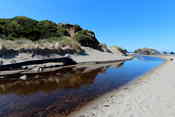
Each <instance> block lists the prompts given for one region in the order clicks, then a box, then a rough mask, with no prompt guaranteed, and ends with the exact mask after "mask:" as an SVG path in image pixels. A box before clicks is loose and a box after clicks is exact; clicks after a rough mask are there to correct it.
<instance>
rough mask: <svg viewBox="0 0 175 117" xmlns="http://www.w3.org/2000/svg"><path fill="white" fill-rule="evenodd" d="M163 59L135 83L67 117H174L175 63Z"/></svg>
mask: <svg viewBox="0 0 175 117" xmlns="http://www.w3.org/2000/svg"><path fill="white" fill-rule="evenodd" d="M164 58H165V57H164ZM173 58H174V59H175V57H173ZM166 59H168V61H167V62H165V63H164V64H162V65H160V66H159V67H157V68H155V69H154V70H152V71H150V72H149V73H147V74H145V75H144V76H141V77H140V78H139V79H138V80H135V81H132V82H130V83H129V84H128V85H125V86H123V87H121V88H120V89H118V90H113V91H112V92H109V93H107V94H105V95H103V96H101V97H100V98H97V99H96V100H94V101H92V102H90V103H89V104H87V105H86V106H84V107H82V108H81V109H80V110H77V111H75V112H73V113H71V114H70V116H69V117H175V101H174V100H175V93H174V91H175V78H174V77H175V61H170V60H169V57H166Z"/></svg>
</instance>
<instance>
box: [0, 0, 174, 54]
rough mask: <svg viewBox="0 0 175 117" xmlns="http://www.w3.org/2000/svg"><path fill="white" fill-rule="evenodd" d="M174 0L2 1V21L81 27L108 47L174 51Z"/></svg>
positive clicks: (0, 11) (0, 8)
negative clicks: (15, 19)
mask: <svg viewBox="0 0 175 117" xmlns="http://www.w3.org/2000/svg"><path fill="white" fill-rule="evenodd" d="M174 6H175V1H174V0H0V18H12V17H15V16H27V17H30V18H34V19H37V20H45V19H48V20H52V21H54V22H57V23H60V22H63V23H72V24H79V25H80V26H82V27H83V28H86V29H89V30H92V31H94V32H95V33H96V36H97V39H98V40H99V41H100V42H102V43H105V44H107V45H110V46H111V45H118V46H121V47H123V48H126V49H128V50H129V51H133V50H135V49H137V48H143V47H149V48H155V49H158V50H160V51H175V7H174Z"/></svg>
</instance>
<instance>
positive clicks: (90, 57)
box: [71, 47, 131, 62]
mask: <svg viewBox="0 0 175 117" xmlns="http://www.w3.org/2000/svg"><path fill="white" fill-rule="evenodd" d="M83 49H84V50H85V51H86V53H87V55H77V56H76V55H73V56H71V58H73V59H74V60H75V61H77V62H93V61H97V62H103V61H115V60H127V59H130V58H131V57H126V56H124V55H123V54H122V53H120V52H119V51H113V52H112V53H109V52H101V51H98V50H95V49H92V48H88V47H83Z"/></svg>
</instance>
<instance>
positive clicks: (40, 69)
mask: <svg viewBox="0 0 175 117" xmlns="http://www.w3.org/2000/svg"><path fill="white" fill-rule="evenodd" d="M32 70H33V71H35V72H42V71H43V68H42V67H35V68H33V69H32Z"/></svg>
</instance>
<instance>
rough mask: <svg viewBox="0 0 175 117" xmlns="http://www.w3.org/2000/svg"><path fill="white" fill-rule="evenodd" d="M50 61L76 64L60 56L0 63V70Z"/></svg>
mask: <svg viewBox="0 0 175 117" xmlns="http://www.w3.org/2000/svg"><path fill="white" fill-rule="evenodd" d="M52 62H62V63H63V65H75V64H77V62H75V61H74V60H72V59H71V58H68V57H62V58H52V59H44V60H30V61H25V62H19V63H14V64H7V65H1V66H0V71H5V70H13V69H21V68H22V67H23V66H29V65H38V64H45V63H52Z"/></svg>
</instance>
